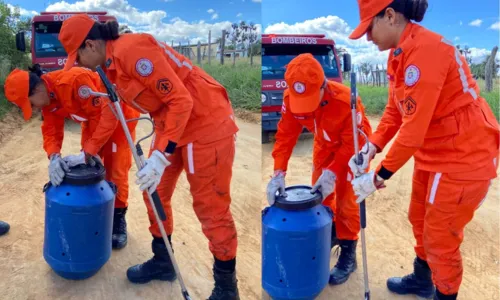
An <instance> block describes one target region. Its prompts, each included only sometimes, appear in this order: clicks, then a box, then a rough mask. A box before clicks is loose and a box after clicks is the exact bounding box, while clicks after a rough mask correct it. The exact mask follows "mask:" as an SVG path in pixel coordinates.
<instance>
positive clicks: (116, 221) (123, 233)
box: [111, 207, 127, 249]
mask: <svg viewBox="0 0 500 300" xmlns="http://www.w3.org/2000/svg"><path fill="white" fill-rule="evenodd" d="M126 213H127V208H126V207H125V208H115V215H114V217H113V235H112V238H111V240H112V244H113V249H121V248H123V247H125V245H127V220H125V215H126Z"/></svg>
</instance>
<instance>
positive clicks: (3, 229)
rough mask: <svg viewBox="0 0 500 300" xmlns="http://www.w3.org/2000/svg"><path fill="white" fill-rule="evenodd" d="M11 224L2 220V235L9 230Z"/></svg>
mask: <svg viewBox="0 0 500 300" xmlns="http://www.w3.org/2000/svg"><path fill="white" fill-rule="evenodd" d="M9 229H10V225H9V224H7V223H5V222H4V221H0V235H4V234H6V233H7V232H9Z"/></svg>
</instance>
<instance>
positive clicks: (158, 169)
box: [135, 150, 170, 193]
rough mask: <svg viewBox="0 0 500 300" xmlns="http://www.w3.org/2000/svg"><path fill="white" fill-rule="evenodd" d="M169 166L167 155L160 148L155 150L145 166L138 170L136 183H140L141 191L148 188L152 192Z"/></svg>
mask: <svg viewBox="0 0 500 300" xmlns="http://www.w3.org/2000/svg"><path fill="white" fill-rule="evenodd" d="M168 166H170V162H169V161H168V160H167V158H166V157H165V155H164V154H163V153H161V152H160V151H158V150H155V151H153V153H152V154H151V156H150V157H149V158H148V159H147V160H146V161H145V165H144V167H143V168H142V169H141V170H140V171H139V172H137V174H136V176H137V180H136V181H135V183H136V184H138V185H139V188H140V189H141V191H144V190H145V189H148V190H149V191H150V192H151V193H152V192H154V191H155V190H156V187H157V186H158V184H159V183H160V180H161V177H162V176H163V172H164V171H165V168H166V167H168Z"/></svg>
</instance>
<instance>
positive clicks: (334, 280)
mask: <svg viewBox="0 0 500 300" xmlns="http://www.w3.org/2000/svg"><path fill="white" fill-rule="evenodd" d="M357 244H358V241H347V240H339V245H340V249H341V250H340V257H339V260H338V261H337V264H336V265H335V267H334V268H333V270H332V271H331V272H330V280H329V283H330V284H331V285H337V284H342V283H344V282H346V281H347V279H349V276H350V275H351V273H352V272H354V271H355V270H356V269H357V267H358V265H357V262H356V245H357Z"/></svg>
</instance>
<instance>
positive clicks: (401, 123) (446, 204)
mask: <svg viewBox="0 0 500 300" xmlns="http://www.w3.org/2000/svg"><path fill="white" fill-rule="evenodd" d="M387 73H388V77H389V82H390V86H389V100H388V103H387V106H386V110H385V112H384V115H383V117H382V119H381V122H380V125H379V126H378V127H377V130H376V131H375V132H374V133H373V135H372V136H371V137H370V141H371V142H372V143H373V144H375V145H376V146H377V147H378V149H379V152H380V151H381V150H382V149H383V148H384V147H385V145H386V144H387V143H388V142H389V141H390V140H391V139H392V138H393V137H394V136H395V135H396V133H397V132H398V130H399V133H398V135H397V137H396V139H395V141H394V144H393V146H392V147H391V148H390V150H389V152H388V153H387V156H386V157H385V159H384V160H383V161H382V162H381V163H380V165H379V166H378V168H377V173H378V175H379V176H380V177H382V178H383V179H389V178H390V177H391V176H392V174H393V173H395V172H396V171H397V170H398V169H399V168H401V167H402V166H403V165H404V164H405V163H406V162H407V161H408V160H409V159H410V158H411V157H412V156H413V157H414V159H415V171H414V177H413V190H412V198H411V204H410V210H409V219H410V222H411V223H412V225H413V232H414V235H415V238H416V242H417V245H416V247H415V250H416V253H417V256H418V257H419V258H421V259H423V260H426V261H427V262H428V264H429V266H430V268H431V270H432V273H433V281H434V283H435V285H436V286H437V288H438V290H439V291H440V292H441V293H443V294H447V295H452V294H455V293H457V292H458V289H459V286H460V283H461V280H462V261H461V255H460V251H459V247H460V244H461V242H462V239H463V229H464V227H465V225H466V224H467V223H468V222H469V221H470V220H471V219H472V217H473V214H474V211H475V210H476V209H477V208H478V207H479V205H480V204H481V202H482V201H483V200H484V198H485V197H486V194H487V191H488V187H489V184H490V180H492V179H493V178H495V177H496V161H497V158H498V155H499V143H500V142H499V132H500V128H499V124H498V122H497V121H496V119H495V117H494V115H493V113H492V111H491V109H490V108H489V106H488V104H487V102H486V101H485V99H483V98H482V97H481V96H480V91H479V88H478V86H477V84H476V82H475V81H474V79H473V78H472V76H471V72H470V70H469V68H468V66H467V62H466V61H465V59H464V57H463V56H462V55H460V53H459V52H458V50H457V49H456V48H455V47H454V46H453V44H452V43H450V42H448V41H446V40H445V39H443V37H442V36H440V35H438V34H436V33H433V32H431V31H429V30H427V29H425V28H423V27H421V26H419V25H417V24H413V23H409V24H408V25H407V27H406V28H405V30H404V32H403V34H402V36H401V39H400V42H399V44H398V47H397V48H396V49H393V50H391V52H390V55H389V61H388V70H387Z"/></svg>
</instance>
